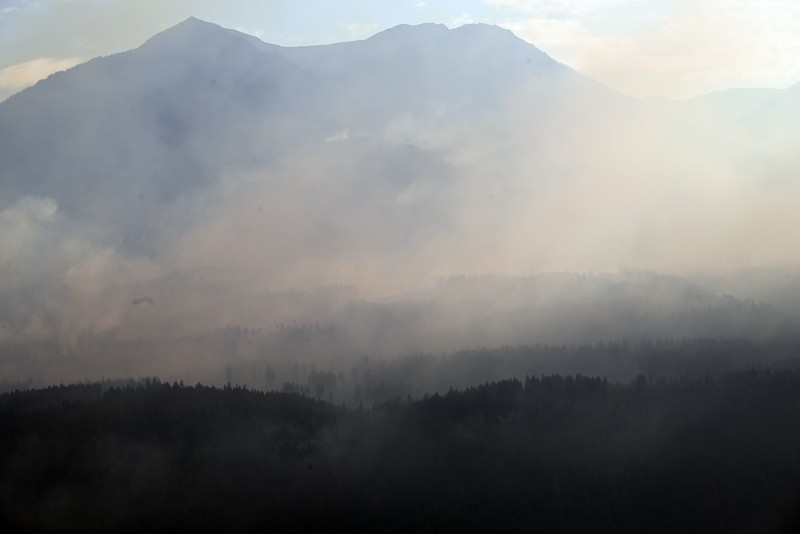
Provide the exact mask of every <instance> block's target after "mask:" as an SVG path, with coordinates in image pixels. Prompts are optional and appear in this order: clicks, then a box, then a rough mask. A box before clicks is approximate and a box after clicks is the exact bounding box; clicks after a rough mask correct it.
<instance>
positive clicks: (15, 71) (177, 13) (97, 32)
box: [0, 0, 800, 100]
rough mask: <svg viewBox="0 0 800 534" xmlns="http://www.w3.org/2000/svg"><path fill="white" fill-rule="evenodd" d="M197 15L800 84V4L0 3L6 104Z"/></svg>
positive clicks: (304, 39) (618, 71)
mask: <svg viewBox="0 0 800 534" xmlns="http://www.w3.org/2000/svg"><path fill="white" fill-rule="evenodd" d="M189 16H196V17H198V18H201V19H203V20H207V21H209V22H215V23H217V24H220V25H221V26H224V27H228V28H234V29H237V30H240V31H243V32H245V33H249V34H252V35H256V36H257V37H259V38H261V39H262V40H264V41H266V42H270V43H275V44H280V45H286V46H295V45H304V44H326V43H332V42H339V41H349V40H354V39H363V38H366V37H369V36H370V35H372V34H374V33H376V32H378V31H381V30H384V29H386V28H390V27H392V26H395V25H397V24H403V23H406V24H418V23H422V22H438V23H444V24H446V25H447V26H449V27H451V28H452V27H457V26H460V25H462V24H465V23H469V22H485V23H489V24H497V25H499V26H502V27H505V28H508V29H510V30H512V31H513V32H514V33H516V34H517V35H518V36H519V37H521V38H523V39H525V40H526V41H528V42H530V43H532V44H534V45H536V46H537V47H538V48H540V49H541V50H544V51H545V52H547V53H548V54H549V55H550V56H552V57H553V58H555V59H557V60H558V61H561V62H562V63H566V64H567V65H569V66H571V67H573V68H575V69H577V70H579V71H581V72H583V73H584V74H587V75H589V76H591V77H593V78H595V79H597V80H598V81H600V82H603V83H605V84H607V85H609V86H611V87H612V88H614V89H616V90H618V91H621V92H623V93H625V94H627V95H631V96H637V97H642V96H648V95H663V96H668V97H671V98H677V99H686V98H691V97H694V96H697V95H700V94H703V93H707V92H710V91H716V90H722V89H728V88H732V87H774V88H785V87H788V86H790V85H793V84H795V83H798V82H800V0H531V1H526V0H458V1H456V0H269V1H262V0H0V100H2V99H5V98H6V97H7V96H9V95H10V94H13V93H15V92H17V91H19V90H21V89H22V88H24V87H26V86H28V85H31V84H33V83H35V82H36V81H37V80H39V79H41V78H43V77H46V76H47V75H48V74H50V73H51V72H54V71H57V70H63V69H65V68H69V67H70V66H72V65H75V64H77V63H79V62H81V61H85V60H88V59H91V58H93V57H96V56H99V55H106V54H110V53H113V52H119V51H123V50H127V49H130V48H135V47H137V46H139V45H140V44H141V43H142V42H144V41H145V40H147V39H148V38H149V37H151V36H152V35H154V34H156V33H158V32H159V31H162V30H164V29H166V28H168V27H170V26H172V25H174V24H177V23H178V22H180V21H181V20H183V19H185V18H187V17H189Z"/></svg>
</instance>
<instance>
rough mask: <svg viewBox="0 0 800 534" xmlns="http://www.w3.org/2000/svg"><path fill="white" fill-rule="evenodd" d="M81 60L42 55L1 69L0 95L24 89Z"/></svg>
mask: <svg viewBox="0 0 800 534" xmlns="http://www.w3.org/2000/svg"><path fill="white" fill-rule="evenodd" d="M81 61H82V60H81V59H80V58H77V57H68V58H63V59H54V58H50V57H40V58H36V59H33V60H31V61H26V62H25V63H19V64H17V65H11V66H9V67H5V68H3V69H0V97H2V93H4V92H6V93H7V92H9V91H19V90H21V89H24V88H25V87H28V86H30V85H33V84H35V83H36V82H38V81H39V80H41V79H44V78H47V77H48V76H49V75H51V74H53V73H54V72H58V71H61V70H66V69H69V68H71V67H74V66H75V65H77V64H78V63H80V62H81Z"/></svg>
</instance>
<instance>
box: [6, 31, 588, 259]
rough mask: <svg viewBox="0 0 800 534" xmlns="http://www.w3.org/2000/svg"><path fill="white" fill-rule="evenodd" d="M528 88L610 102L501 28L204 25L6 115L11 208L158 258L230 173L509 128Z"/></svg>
mask: <svg viewBox="0 0 800 534" xmlns="http://www.w3.org/2000/svg"><path fill="white" fill-rule="evenodd" d="M525 84H535V85H536V86H537V88H538V89H539V90H540V91H547V92H548V94H547V100H546V101H542V102H540V104H541V106H542V108H547V107H549V106H550V104H551V102H550V101H554V100H556V99H558V96H557V94H558V93H559V91H560V90H561V89H562V88H563V87H564V86H567V85H585V86H586V87H587V89H586V91H589V90H599V88H598V87H594V84H593V83H592V82H591V81H589V80H587V79H585V78H583V77H581V76H580V75H578V74H577V73H575V72H574V71H571V70H570V69H569V68H567V67H565V66H563V65H560V64H558V63H556V62H555V61H553V60H552V59H550V58H549V57H548V56H546V55H545V54H543V53H542V52H541V51H539V50H538V49H536V48H535V47H533V46H531V45H529V44H527V43H525V42H523V41H521V40H519V39H517V38H516V37H514V36H513V35H512V34H511V33H510V32H508V31H506V30H502V29H500V28H496V27H491V26H485V25H475V26H466V27H462V28H458V29H455V30H448V29H447V28H445V27H444V26H437V25H422V26H415V27H410V26H403V27H398V28H393V29H391V30H387V31H385V32H382V33H380V34H378V35H375V36H374V37H372V38H370V39H367V40H365V41H359V42H353V43H342V44H338V45H330V46H317V47H302V48H283V47H278V46H274V45H267V44H265V43H262V42H260V41H258V40H256V39H254V38H252V37H249V36H246V35H243V34H240V33H238V32H235V31H232V30H227V29H224V28H221V27H219V26H217V25H214V24H210V23H206V22H203V21H200V20H197V19H194V18H190V19H188V20H186V21H184V22H182V23H181V24H178V25H177V26H175V27H173V28H171V29H169V30H166V31H165V32H163V33H161V34H159V35H156V36H155V37H153V38H151V39H150V40H148V41H147V42H146V43H144V44H143V45H142V46H141V47H139V48H137V49H135V50H131V51H129V52H123V53H120V54H115V55H112V56H108V57H103V58H98V59H95V60H92V61H89V62H87V63H85V64H83V65H80V66H78V67H75V68H73V69H70V70H69V71H66V72H60V73H57V74H54V75H52V76H51V77H49V78H48V79H46V80H44V81H42V82H40V83H38V84H37V85H36V86H34V87H32V88H30V89H28V90H25V91H23V92H21V93H19V94H17V95H15V96H14V97H12V98H10V99H8V100H7V101H6V102H3V103H2V104H0V137H1V138H2V139H3V140H4V142H3V143H2V144H0V160H2V161H4V162H5V164H4V165H3V167H2V169H1V170H0V191H2V195H1V196H0V198H2V201H0V202H2V204H0V208H4V207H8V206H10V205H12V204H13V203H14V202H16V201H17V200H18V199H20V198H23V197H26V196H41V197H48V198H51V199H53V200H54V201H55V202H56V203H57V204H58V206H59V209H60V210H62V211H63V213H64V214H66V215H67V216H68V217H74V218H77V219H81V220H89V221H94V222H103V223H106V224H110V225H112V226H114V227H117V228H119V232H120V233H121V236H118V237H120V238H121V239H123V240H124V242H125V245H126V246H128V245H130V246H131V247H133V248H136V249H141V250H142V251H147V250H149V248H150V247H151V246H152V242H153V239H154V234H156V233H158V227H159V224H160V223H161V222H162V221H161V217H160V216H159V212H160V210H162V208H163V207H164V205H165V203H171V202H174V201H176V200H178V199H181V198H184V197H186V196H187V195H192V194H193V192H194V191H196V190H198V188H200V189H202V188H203V187H206V186H208V185H209V184H212V183H214V182H215V181H218V180H219V179H220V177H221V175H222V174H224V173H225V172H226V171H227V170H229V169H231V168H235V167H242V166H251V167H262V168H263V167H269V166H270V165H271V164H273V163H274V162H275V161H276V160H277V159H280V157H281V156H280V155H281V154H283V153H286V152H287V151H288V150H290V149H291V147H297V146H298V145H303V144H307V143H314V142H315V141H321V140H324V139H325V138H328V137H330V136H335V135H336V134H337V133H340V132H343V131H348V132H351V133H352V132H361V133H375V132H380V131H381V130H382V129H385V128H387V127H391V125H392V121H403V120H405V121H406V122H408V120H409V119H413V120H418V121H424V122H426V127H432V128H436V129H443V128H445V129H446V128H448V126H447V124H446V123H448V122H449V121H451V120H452V119H454V118H458V119H459V120H461V121H462V122H469V121H472V120H474V119H475V115H482V116H484V117H485V116H486V115H490V114H491V113H498V112H499V111H498V109H497V107H498V106H500V105H502V103H503V102H504V97H505V96H507V94H508V93H509V92H511V91H514V90H519V89H520V88H522V87H525ZM442 123H445V126H441V125H442ZM42 155H46V157H41V156H42ZM148 221H150V222H148Z"/></svg>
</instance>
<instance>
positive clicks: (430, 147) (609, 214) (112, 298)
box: [0, 19, 798, 348]
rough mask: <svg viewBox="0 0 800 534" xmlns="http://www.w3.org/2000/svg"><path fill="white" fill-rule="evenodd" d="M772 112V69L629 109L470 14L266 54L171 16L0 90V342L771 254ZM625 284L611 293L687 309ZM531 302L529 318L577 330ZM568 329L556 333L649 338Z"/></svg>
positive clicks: (776, 143)
mask: <svg viewBox="0 0 800 534" xmlns="http://www.w3.org/2000/svg"><path fill="white" fill-rule="evenodd" d="M743 102H746V103H747V105H744V104H743ZM797 105H798V87H797V86H795V87H793V88H791V89H787V90H785V91H766V90H765V91H754V92H753V91H740V92H731V93H726V94H722V95H709V96H706V97H704V98H701V99H698V100H696V101H692V102H688V103H675V102H671V103H668V105H667V103H659V102H652V101H649V102H644V101H642V102H640V101H636V100H633V99H629V98H626V97H623V96H621V95H619V94H617V93H615V92H614V91H612V90H610V89H609V88H607V87H605V86H603V85H601V84H599V83H597V82H595V81H593V80H591V79H589V78H587V77H585V76H583V75H581V74H580V73H578V72H575V71H574V70H572V69H570V68H569V67H567V66H565V65H562V64H559V63H558V62H556V61H554V60H553V59H552V58H550V57H549V56H547V54H545V53H544V52H542V51H540V50H539V49H537V48H536V47H535V46H533V45H531V44H528V43H526V42H524V41H522V40H520V39H518V38H517V37H515V36H514V35H513V34H512V33H511V32H509V31H507V30H504V29H501V28H498V27H494V26H487V25H467V26H463V27H461V28H456V29H452V30H451V29H448V28H446V27H444V26H442V25H435V24H425V25H420V26H399V27H396V28H392V29H389V30H386V31H384V32H381V33H379V34H377V35H374V36H373V37H371V38H369V39H366V40H363V41H356V42H350V43H340V44H334V45H327V46H311V47H296V48H287V47H280V46H276V45H271V44H267V43H264V42H261V41H260V40H258V39H256V38H254V37H252V36H248V35H245V34H242V33H239V32H236V31H233V30H228V29H224V28H221V27H219V26H217V25H215V24H210V23H206V22H203V21H200V20H197V19H188V20H186V21H184V22H182V23H181V24H179V25H177V26H175V27H173V28H170V29H168V30H166V31H164V32H162V33H160V34H158V35H156V36H154V37H153V38H151V39H150V40H148V41H147V42H145V43H144V44H143V45H142V46H140V47H139V48H136V49H134V50H130V51H127V52H122V53H119V54H115V55H112V56H108V57H103V58H97V59H94V60H91V61H89V62H87V63H85V64H82V65H79V66H77V67H75V68H73V69H70V70H68V71H65V72H60V73H57V74H54V75H52V76H50V77H49V78H47V79H46V80H43V81H41V82H39V83H38V84H36V85H35V86H34V87H31V88H29V89H27V90H24V91H22V92H20V93H18V94H17V95H14V96H12V97H11V98H9V99H7V100H6V101H4V102H2V103H0V140H2V142H0V161H2V165H0V250H2V256H3V258H4V259H5V261H4V263H2V264H0V276H2V282H0V290H2V291H3V295H4V299H3V304H2V308H3V309H2V310H0V312H2V315H0V323H2V325H3V329H2V331H0V334H2V332H5V333H6V334H8V335H11V334H13V335H17V334H18V333H20V332H36V333H38V334H42V333H44V334H47V335H53V334H55V335H62V334H63V333H64V332H71V333H72V334H70V335H74V333H75V332H82V331H106V330H109V329H111V330H114V329H120V328H122V330H123V331H124V330H125V328H123V325H128V327H129V329H130V331H131V332H134V333H138V334H142V335H146V334H147V333H148V332H152V331H156V330H157V331H158V332H159V333H162V332H163V331H164V329H166V330H170V329H175V330H181V328H184V329H185V328H189V329H191V328H206V327H215V326H220V325H223V324H226V323H234V324H236V323H250V324H256V323H258V324H266V325H270V324H273V323H272V322H273V321H275V320H284V319H286V320H288V319H289V318H290V317H292V313H295V315H296V316H298V317H299V316H302V317H303V318H305V319H308V318H318V317H322V316H325V317H331V316H332V315H331V314H330V313H328V312H327V311H326V312H324V313H323V312H320V311H318V310H317V311H314V310H315V308H314V304H309V303H306V304H304V305H302V306H300V305H296V304H287V303H286V302H283V304H281V305H276V304H274V301H270V302H272V303H273V304H269V305H268V304H265V302H266V301H265V300H263V299H261V297H260V295H264V294H274V292H275V291H278V292H280V291H289V290H291V289H292V288H300V289H304V288H313V287H320V286H322V287H325V286H339V285H345V286H348V287H349V286H357V287H359V288H360V295H361V297H367V298H372V297H387V296H391V295H395V294H405V293H406V292H408V291H410V290H419V289H421V290H422V291H421V292H417V293H410V294H409V295H418V296H419V298H420V299H422V300H423V301H425V300H434V301H437V300H439V299H441V298H444V300H445V301H447V299H448V297H443V295H442V294H440V293H436V292H434V294H432V293H430V291H429V290H430V288H433V287H435V285H436V283H437V281H441V280H443V279H447V277H449V276H451V275H458V274H466V275H473V276H474V275H484V274H501V275H513V276H514V277H518V276H519V275H526V274H529V273H540V272H544V271H552V270H559V271H578V272H582V271H587V270H595V271H609V270H612V271H613V270H616V269H617V267H618V266H619V265H620V264H633V265H634V266H636V267H643V268H646V269H659V270H664V271H678V272H687V271H691V270H693V269H702V268H708V267H709V266H712V267H729V266H730V264H731V262H733V263H734V264H736V262H737V261H739V258H742V257H745V259H746V260H747V261H753V260H754V259H755V261H757V262H766V261H784V262H786V261H792V259H793V258H795V256H793V255H792V254H793V253H792V252H791V248H790V247H787V246H786V241H785V239H786V238H785V237H784V234H783V233H780V234H779V233H777V232H776V229H777V228H780V227H785V226H786V225H787V224H788V223H790V222H791V221H793V220H794V219H795V218H796V215H795V212H796V210H795V209H794V206H793V205H792V203H791V202H789V200H788V199H790V198H792V195H791V193H792V192H793V191H794V189H795V186H794V185H793V183H792V182H791V181H788V180H787V179H786V177H788V176H791V175H792V174H791V173H792V172H794V171H796V170H797V169H798V159H797V156H796V153H797V152H796V149H797V146H798V145H797V144H796V140H797V137H796V130H795V128H794V127H793V126H792V125H793V123H792V122H791V121H790V120H789V118H790V117H791V116H792V115H793V114H795V113H796V110H797ZM741 132H743V133H741ZM740 134H741V135H740ZM764 235H770V236H772V237H771V238H769V239H764V238H763V236H764ZM490 286H491V285H490ZM723 286H724V284H716V286H715V287H723ZM491 287H493V286H491ZM537 287H538V289H537V291H544V292H545V293H547V291H548V290H547V289H546V288H544V287H543V286H542V287H539V286H537ZM651 289H652V288H651ZM492 291H494V290H490V291H489V293H487V294H484V297H482V298H481V299H480V300H481V302H483V303H484V304H486V303H487V302H492V298H493V297H491V295H492V294H493V293H492ZM575 291H577V290H575ZM637 291H640V292H641V288H640V289H639V290H637ZM647 291H649V290H647ZM647 291H644V293H643V294H642V295H643V296H641V298H639V297H637V298H636V299H632V300H631V301H630V302H628V304H630V305H631V306H633V305H634V304H633V301H636V303H638V304H635V306H639V304H641V299H644V300H645V301H647V302H651V303H656V302H657V303H656V304H652V308H653V309H656V310H663V309H669V310H670V311H669V312H665V313H667V314H680V313H683V311H686V310H689V312H691V310H693V309H695V308H696V307H698V306H700V305H699V304H697V303H694V304H692V303H688V304H687V302H688V301H687V302H684V301H681V302H680V305H679V306H677V308H676V307H673V306H672V305H671V304H670V305H669V306H667V308H664V307H663V306H661V305H660V304H658V303H660V302H661V300H659V299H661V297H663V296H664V295H663V294H661V293H659V295H660V296H659V297H658V298H656V296H655V295H656V294H655V293H653V294H652V295H650V296H647V295H648V293H647ZM270 292H272V293H270ZM601 293H603V292H602V291H601ZM733 294H734V295H738V294H737V293H736V292H733ZM153 295H155V296H156V298H153ZM158 296H160V297H161V298H159V297H158ZM495 296H496V295H495ZM561 296H563V297H564V299H566V300H567V301H569V300H570V299H572V302H575V301H576V299H577V301H578V302H582V301H581V299H582V298H583V297H580V292H579V291H578V292H577V293H576V292H568V294H566V295H561ZM742 296H747V295H746V294H744V295H742ZM145 297H146V298H145ZM410 298H411V297H410V296H409V297H401V298H400V300H403V299H410ZM526 298H528V297H526ZM531 298H534V297H531ZM537 298H538V297H537ZM604 298H605V297H604ZM719 298H721V297H718V296H715V295H711V296H710V297H708V299H706V300H705V301H704V302H705V304H703V305H702V306H706V307H708V306H717V307H719V306H722V307H725V306H728V305H732V304H731V301H727V300H724V299H723V300H722V301H719V300H715V299H719ZM731 298H733V297H731ZM142 299H144V300H142ZM498 299H499V300H498V302H502V303H501V304H499V305H498V306H500V308H502V309H504V310H506V311H504V312H503V313H504V314H505V315H502V317H511V316H514V314H515V313H516V311H515V310H516V309H517V308H514V307H513V306H511V307H509V306H510V305H509V304H508V303H507V302H506V301H504V300H503V299H501V298H500V297H498ZM637 299H639V300H637ZM648 299H650V300H648ZM312 300H313V299H312ZM562 300H563V299H562ZM734 300H735V299H734ZM267 301H269V299H267ZM512 301H513V302H516V304H514V306H518V305H519V306H522V305H523V300H520V299H519V298H517V299H516V300H515V299H512ZM132 302H140V303H141V302H144V303H145V305H131V303H132ZM525 302H527V300H526V301H525ZM599 302H601V303H600V304H597V306H596V309H597V310H601V309H602V308H603V306H604V304H602V302H607V299H606V300H603V299H601V300H600V301H599ZM737 302H738V301H737ZM315 303H316V301H315ZM709 303H712V304H709ZM484 304H480V305H479V306H477V307H473V308H470V307H469V306H467V307H464V308H463V309H474V310H481V309H488V308H486V306H489V308H491V306H494V304H491V305H488V304H486V306H484ZM628 304H626V305H625V306H627V305H628ZM736 305H737V306H738V304H736ZM459 306H460V304H455V305H454V306H453V307H452V308H453V309H450V308H447V306H445V308H447V309H448V312H447V313H454V312H455V311H457V308H459ZM482 306H483V307H482ZM548 306H549V307H548ZM553 306H557V305H556V303H555V301H551V300H547V306H545V308H547V309H548V310H550V312H553V313H556V312H558V313H556V315H553V316H552V317H556V316H558V317H559V319H558V320H556V319H552V321H551V322H552V323H553V324H552V325H551V326H552V328H550V327H548V328H550V329H549V330H548V329H542V330H535V332H538V333H541V335H543V336H547V335H551V334H552V335H553V336H554V339H555V338H557V339H559V340H561V339H563V338H564V336H560V335H558V336H557V335H555V334H553V332H556V331H563V332H570V333H575V332H577V331H578V330H580V328H577V327H576V328H566V329H563V330H559V329H560V328H561V326H560V325H556V324H555V323H557V322H559V321H562V320H567V318H568V317H569V316H570V314H572V311H569V310H573V311H574V308H571V307H570V306H568V305H563V303H562V304H559V305H558V306H561V308H558V309H557V310H555V309H554V308H553ZM565 306H566V307H565ZM578 306H579V305H578ZM593 306H594V305H593ZM625 306H622V308H625ZM647 306H648V307H650V306H651V304H647ZM702 306H700V307H702ZM622 308H620V309H622ZM593 309H595V308H593ZM630 309H632V308H630ZM287 310H289V311H287ZM309 310H311V311H309ZM554 310H555V311H554ZM565 310H567V311H565ZM682 310H683V311H682ZM762 311H763V310H762ZM415 313H416V312H415ZM426 313H427V312H426ZM435 313H437V314H439V313H444V312H440V311H439V310H438V308H437V311H436V312H435ZM469 313H473V312H472V311H470V312H469ZM476 313H477V312H476ZM536 313H537V314H539V313H545V312H544V311H543V309H540V308H537V309H536ZM593 313H594V312H593ZM625 313H627V312H625V311H620V312H619V314H618V315H619V316H623V315H624V314H625ZM658 313H661V312H660V311H659V312H658ZM737 313H738V312H737ZM759 314H760V317H766V316H769V317H770V318H769V320H765V321H762V322H760V323H759V324H758V326H754V327H753V331H754V332H756V331H757V332H759V333H764V332H771V331H773V330H774V329H775V328H777V326H778V325H780V324H783V323H782V322H784V321H785V320H786V317H785V316H784V315H781V312H779V311H775V310H771V309H770V310H768V312H764V313H762V312H759ZM589 315H591V314H589ZM662 315H663V314H662ZM420 317H427V316H426V315H425V314H424V313H423V314H422V315H421V316H420ZM519 317H526V319H525V320H528V319H531V320H533V319H536V320H537V321H539V324H542V321H540V317H539V316H538V315H536V317H533V316H529V315H525V314H522V315H519ZM587 317H588V316H587ZM592 317H593V316H592ZM472 320H473V318H472V316H470V318H469V320H466V322H463V321H462V322H461V323H459V324H462V325H463V324H471V323H470V321H472ZM476 320H477V319H476ZM593 321H594V319H593V318H591V317H589V318H587V319H586V321H585V323H586V324H587V325H589V326H586V327H585V328H583V330H581V332H583V334H580V336H582V337H581V339H584V338H592V336H593V335H594V336H600V337H602V336H605V335H615V334H614V333H615V332H627V331H636V332H648V333H654V335H657V333H658V332H661V331H664V330H663V329H662V330H659V329H658V328H655V327H652V325H650V326H646V325H637V326H636V328H635V329H632V330H631V329H629V330H625V329H624V328H622V329H619V328H616V327H617V326H618V325H609V324H605V323H604V325H601V326H596V325H595V326H591V325H590V323H592V322H593ZM670 321H672V323H670V324H671V325H672V326H669V328H668V330H669V332H668V334H669V335H672V334H676V335H681V333H682V332H683V333H685V332H687V328H689V327H688V326H686V328H684V327H680V328H673V327H674V324H676V321H677V323H680V324H683V325H688V324H689V323H690V322H691V321H688V320H684V319H680V320H672V319H670ZM681 321H683V322H681ZM433 322H434V323H435V322H436V321H433ZM497 322H498V324H499V323H500V322H502V321H499V320H498V321H497ZM545 322H546V321H545ZM762 323H763V324H762ZM515 324H516V326H514V328H515V329H517V330H520V331H521V330H524V329H525V324H527V323H525V322H524V321H521V322H518V324H517V323H515ZM582 324H583V323H582ZM573 326H574V325H573ZM459 328H461V327H459ZM665 328H667V327H665ZM681 328H683V330H682V329H681ZM690 330H692V332H699V333H701V334H702V333H703V332H705V331H706V330H703V328H699V329H692V328H690ZM431 331H432V330H431ZM707 331H709V332H710V331H711V330H707ZM713 331H714V332H723V331H725V328H724V327H721V326H720V327H717V326H715V327H714V329H713ZM593 332H594V333H595V334H592V333H593ZM506 333H507V332H506ZM38 334H37V335H38ZM496 334H497V335H495V333H492V334H491V335H489V334H487V337H486V339H492V340H497V342H498V343H502V342H503V340H504V339H508V340H509V341H512V340H515V339H525V340H526V341H530V340H531V335H527V337H526V336H522V337H519V336H517V337H512V338H509V337H505V338H504V337H503V336H504V335H505V334H503V329H502V328H501V327H500V326H498V331H497V332H496ZM398 335H400V336H401V337H402V336H403V335H406V334H398ZM431 335H432V334H431ZM537 335H538V334H537ZM576 335H577V334H576ZM565 336H566V334H565ZM464 339H466V338H464ZM462 341H463V340H462ZM472 341H473V338H469V341H468V342H469V343H472ZM454 343H455V344H456V345H457V344H458V343H460V342H459V341H458V340H456V341H454ZM438 347H439V346H438V345H437V348H438Z"/></svg>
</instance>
